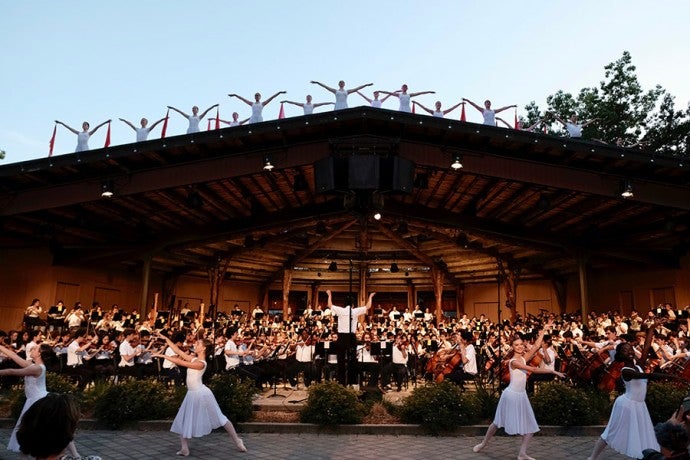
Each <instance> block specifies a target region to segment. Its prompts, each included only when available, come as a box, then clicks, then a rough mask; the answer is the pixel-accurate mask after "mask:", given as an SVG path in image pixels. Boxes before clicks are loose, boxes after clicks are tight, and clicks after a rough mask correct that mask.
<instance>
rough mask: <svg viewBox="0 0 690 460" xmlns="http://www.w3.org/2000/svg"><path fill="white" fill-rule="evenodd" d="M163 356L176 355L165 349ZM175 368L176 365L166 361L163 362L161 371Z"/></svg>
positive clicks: (170, 349) (171, 350)
mask: <svg viewBox="0 0 690 460" xmlns="http://www.w3.org/2000/svg"><path fill="white" fill-rule="evenodd" d="M165 356H177V354H176V353H175V352H174V351H173V349H172V348H170V347H167V348H166V349H165ZM176 367H177V364H175V363H174V362H172V361H168V360H167V359H164V360H163V369H174V368H176Z"/></svg>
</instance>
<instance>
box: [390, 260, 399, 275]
mask: <svg viewBox="0 0 690 460" xmlns="http://www.w3.org/2000/svg"><path fill="white" fill-rule="evenodd" d="M399 271H400V269H399V268H398V264H396V263H395V262H393V263H392V264H391V273H398V272H399Z"/></svg>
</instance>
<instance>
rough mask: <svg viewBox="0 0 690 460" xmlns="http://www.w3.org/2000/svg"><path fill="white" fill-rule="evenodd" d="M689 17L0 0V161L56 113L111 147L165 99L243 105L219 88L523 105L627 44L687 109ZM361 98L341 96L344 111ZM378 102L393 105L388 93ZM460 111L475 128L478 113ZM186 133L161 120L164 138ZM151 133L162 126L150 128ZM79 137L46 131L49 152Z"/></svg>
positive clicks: (570, 6)
mask: <svg viewBox="0 0 690 460" xmlns="http://www.w3.org/2000/svg"><path fill="white" fill-rule="evenodd" d="M689 17H690V2H687V1H686V0H664V1H661V2H649V1H639V0H606V1H601V0H580V1H578V2H567V3H566V2H562V1H553V0H550V1H541V0H533V1H527V2H509V1H502V0H498V1H493V2H487V1H479V0H477V1H465V0H427V1H425V2H422V1H411V0H395V1H388V0H376V1H371V0H369V1H361V0H348V1H346V2H345V1H339V2H333V1H330V0H318V1H317V0H313V1H300V2H297V1H293V2H289V1H287V0H264V1H253V2H236V1H227V0H205V1H203V2H190V1H188V0H185V1H182V0H148V1H140V0H136V1H134V0H117V1H98V2H94V1H81V0H79V1H77V0H64V1H59V2H56V1H55V0H32V1H28V2H27V1H25V2H21V1H20V2H17V1H9V0H6V1H0V49H2V53H0V150H4V151H5V152H6V158H5V159H4V160H2V161H0V165H2V164H7V163H13V162H18V161H26V160H32V159H37V158H44V157H47V156H48V151H49V146H48V145H49V140H50V137H51V135H52V132H53V127H54V120H56V119H59V120H61V121H63V122H65V123H67V124H68V125H70V126H72V127H73V128H75V129H78V130H81V124H82V122H83V121H89V122H90V123H91V127H92V128H93V127H94V126H96V125H97V124H99V123H100V122H102V121H105V120H107V119H112V120H113V122H112V127H111V145H118V144H126V143H130V142H134V139H135V133H134V131H132V129H131V128H129V127H127V126H126V125H125V124H124V123H122V122H120V121H118V118H125V119H128V120H130V121H132V122H133V123H135V124H136V125H138V123H139V120H140V119H141V117H147V118H148V119H149V120H150V122H153V121H155V120H158V119H159V118H162V117H163V116H165V111H166V106H168V105H173V106H176V107H178V108H180V109H181V110H183V111H185V112H187V113H190V112H191V107H192V106H193V105H198V106H199V107H200V108H201V110H202V111H203V110H204V109H205V108H207V107H209V106H211V105H213V104H216V103H219V104H220V108H219V110H220V117H221V118H223V119H226V120H229V119H230V118H231V114H232V112H234V111H237V112H239V114H240V117H241V118H247V117H249V115H250V107H249V106H247V105H246V104H244V103H242V102H241V101H239V100H238V99H235V98H229V97H228V96H227V95H228V93H237V94H240V95H242V96H244V97H245V98H247V99H251V98H253V95H254V93H255V92H257V91H258V92H260V93H261V94H262V95H263V97H264V99H265V98H267V97H268V96H270V95H272V94H273V93H275V92H277V91H281V90H285V91H287V92H288V93H287V94H286V95H284V96H279V98H278V99H276V100H275V101H273V102H272V103H271V104H269V105H268V106H266V108H265V109H264V119H265V120H268V119H274V118H277V116H278V111H279V109H280V104H279V103H278V101H280V100H281V99H282V98H283V97H284V98H285V99H288V100H293V101H298V102H303V101H304V98H305V96H306V95H307V94H311V95H313V97H314V102H331V101H333V100H334V98H333V95H332V94H331V93H329V92H327V91H325V90H324V89H322V88H320V87H317V86H315V85H312V84H310V81H311V80H318V81H321V82H323V83H325V84H326V85H328V86H331V87H336V86H337V82H338V81H339V80H341V79H342V80H345V82H346V87H348V88H351V87H354V86H358V85H360V84H364V83H374V86H373V87H371V88H367V89H365V92H366V93H367V94H368V95H369V97H371V91H372V90H373V89H383V90H388V91H394V90H396V89H399V88H400V86H401V85H402V84H403V83H406V84H408V86H409V88H410V89H409V91H410V92H416V91H427V90H433V91H436V94H430V95H424V96H419V97H418V98H416V100H418V101H419V102H421V103H423V104H424V105H426V106H427V107H433V104H434V102H435V101H437V100H439V101H441V102H442V103H443V106H444V108H445V107H450V106H451V105H454V104H455V103H457V102H459V101H460V99H461V98H463V97H466V98H468V99H471V100H473V101H476V102H478V103H481V102H482V101H483V100H484V99H491V101H492V102H493V105H494V107H502V106H504V105H511V104H518V106H519V107H520V109H519V110H518V114H521V113H524V109H522V108H523V107H524V106H525V105H526V104H528V103H529V102H530V101H533V100H534V101H536V102H537V104H539V105H540V106H541V107H542V109H543V108H544V107H545V100H546V97H547V96H548V95H550V94H553V93H555V92H556V91H558V90H560V89H562V90H564V91H566V92H571V93H573V94H577V93H578V92H579V90H580V89H581V88H583V87H591V86H597V85H598V84H599V82H600V81H601V80H602V79H603V78H604V66H605V65H606V64H608V63H610V62H612V61H615V60H617V59H618V58H620V57H621V55H622V54H623V51H626V50H627V51H629V52H630V53H631V55H632V60H633V64H634V65H636V67H637V75H638V78H639V80H640V82H641V84H642V86H643V88H645V89H651V88H652V87H653V86H655V85H657V84H659V85H661V86H663V87H664V88H665V89H666V90H667V91H669V92H670V93H671V94H673V95H674V96H675V97H676V107H677V108H685V107H686V106H687V104H688V101H690V85H689V84H688V77H690V59H688V47H687V35H686V34H685V33H684V31H685V30H686V27H687V24H686V22H687V19H688V18H689ZM364 104H366V101H364V99H362V98H360V97H359V96H357V95H351V96H350V97H349V105H350V107H354V106H356V105H364ZM384 107H385V108H390V109H396V108H397V100H393V99H389V100H388V101H386V103H385V104H384ZM323 110H328V106H326V107H323V108H320V109H317V111H323ZM285 111H286V115H287V116H296V115H301V113H302V112H301V109H300V108H299V107H295V106H289V105H286V106H285ZM213 115H215V111H213ZM467 116H468V121H475V122H481V115H480V114H479V112H477V111H475V110H471V109H470V110H468V112H467ZM448 117H452V118H456V119H457V118H458V117H459V113H458V112H457V111H456V112H453V113H451V114H449V115H448ZM511 117H512V113H509V114H508V117H507V118H508V119H510V118H511ZM202 127H203V129H206V123H205V122H202ZM186 128H187V121H186V120H185V119H183V118H182V117H181V116H179V115H176V114H171V119H170V122H169V125H168V135H169V136H170V135H177V134H184V133H185V131H186ZM105 135H106V128H105V127H104V128H101V130H99V131H98V132H97V133H96V134H94V135H93V136H92V138H91V139H90V141H89V145H90V147H91V149H95V148H100V147H102V146H103V144H104V141H105ZM156 137H160V125H159V126H158V127H157V128H156V130H155V131H154V132H153V133H151V135H150V136H149V138H150V139H152V138H156ZM76 143H77V136H76V135H74V134H73V133H71V132H69V131H67V130H66V129H64V128H62V127H58V131H57V136H56V141H55V147H54V155H60V154H65V153H71V152H73V151H74V149H75V147H76Z"/></svg>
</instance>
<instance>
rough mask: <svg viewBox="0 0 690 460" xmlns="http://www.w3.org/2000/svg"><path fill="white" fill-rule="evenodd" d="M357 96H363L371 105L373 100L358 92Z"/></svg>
mask: <svg viewBox="0 0 690 460" xmlns="http://www.w3.org/2000/svg"><path fill="white" fill-rule="evenodd" d="M357 94H359V95H360V96H362V97H363V98H364V100H365V101H367V102H368V103H369V104H371V99H369V98H368V97H366V96H365V95H364V94H362V93H360V92H359V91H357ZM386 97H388V96H386Z"/></svg>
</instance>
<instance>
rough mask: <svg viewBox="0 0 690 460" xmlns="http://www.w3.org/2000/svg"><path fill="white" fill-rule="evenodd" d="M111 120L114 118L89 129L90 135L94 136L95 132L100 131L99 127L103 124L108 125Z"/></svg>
mask: <svg viewBox="0 0 690 460" xmlns="http://www.w3.org/2000/svg"><path fill="white" fill-rule="evenodd" d="M111 121H112V120H105V121H104V122H103V123H101V124H100V125H98V126H96V127H95V128H93V129H92V130H91V131H89V136H93V134H94V133H95V132H96V131H98V128H100V127H101V126H104V125H107V124H108V123H110V122H111Z"/></svg>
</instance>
